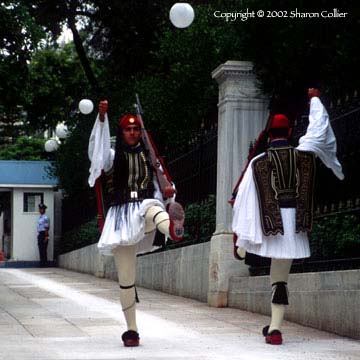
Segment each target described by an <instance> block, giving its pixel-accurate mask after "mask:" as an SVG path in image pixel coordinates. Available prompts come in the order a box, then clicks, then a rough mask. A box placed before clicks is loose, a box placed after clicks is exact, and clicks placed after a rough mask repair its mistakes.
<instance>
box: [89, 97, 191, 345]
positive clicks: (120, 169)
mask: <svg viewBox="0 0 360 360" xmlns="http://www.w3.org/2000/svg"><path fill="white" fill-rule="evenodd" d="M107 109H108V103H107V101H101V102H100V104H99V114H98V116H97V118H96V121H95V125H94V127H93V130H92V133H91V136H90V141H89V158H90V160H91V167H90V176H89V185H90V186H94V184H95V182H96V179H98V178H99V176H100V175H101V174H102V172H103V173H105V174H106V175H108V176H107V179H108V181H109V179H111V181H110V183H109V184H108V186H107V194H106V196H107V197H108V199H107V200H108V202H109V204H110V206H109V209H108V211H107V214H106V219H105V224H104V226H103V229H102V233H101V237H100V240H99V243H98V248H99V250H100V252H101V253H104V254H106V253H107V254H110V253H112V254H113V255H114V260H115V265H116V268H117V273H118V279H119V285H120V302H121V304H122V308H123V312H124V316H125V320H126V324H127V331H126V332H124V334H123V335H122V340H123V343H124V346H138V345H139V333H138V328H137V324H136V301H137V294H136V288H135V274H136V255H137V254H140V253H146V252H150V251H153V250H155V249H157V248H159V247H160V246H161V245H163V244H164V243H165V240H166V238H171V239H173V240H175V241H180V240H182V237H183V231H184V228H183V224H184V211H183V209H182V207H181V206H180V205H179V204H178V203H176V202H175V201H174V199H175V193H176V190H175V188H174V186H173V184H171V185H172V186H171V185H169V186H165V187H164V188H163V189H160V186H159V182H160V181H159V178H158V177H159V176H163V177H164V178H165V176H166V174H167V172H166V169H164V167H163V166H162V165H161V164H160V163H158V164H157V167H158V169H154V166H153V164H152V162H151V159H150V155H149V149H148V148H147V147H146V146H145V144H144V141H143V139H142V132H143V131H145V130H144V129H143V124H142V119H141V118H140V117H139V116H137V115H125V116H124V117H123V118H122V119H121V120H120V121H119V123H118V133H117V137H116V146H115V152H114V151H113V150H112V149H111V148H110V131H109V122H108V117H107ZM159 170H160V172H159ZM162 180H164V179H162ZM167 180H169V179H167ZM98 181H99V180H98ZM167 183H168V184H170V182H169V181H168V182H167ZM103 196H104V197H105V194H103ZM102 200H103V199H102ZM166 209H167V211H166ZM157 230H158V231H160V232H161V233H162V234H164V235H165V236H162V240H160V241H159V240H158V236H157V237H155V233H156V231H157ZM165 237H166V238H165Z"/></svg>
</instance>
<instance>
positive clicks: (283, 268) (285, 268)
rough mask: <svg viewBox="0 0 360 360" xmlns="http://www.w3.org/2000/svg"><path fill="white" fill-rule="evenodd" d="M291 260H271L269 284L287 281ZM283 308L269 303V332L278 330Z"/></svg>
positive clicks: (282, 317)
mask: <svg viewBox="0 0 360 360" xmlns="http://www.w3.org/2000/svg"><path fill="white" fill-rule="evenodd" d="M291 264H292V259H271V267H270V281H271V284H273V283H276V282H279V281H284V282H287V281H288V277H289V273H290V268H291ZM285 306H286V305H280V304H273V303H271V323H270V328H269V332H271V331H272V330H280V328H281V325H282V322H283V319H284V315H285Z"/></svg>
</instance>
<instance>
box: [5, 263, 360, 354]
mask: <svg viewBox="0 0 360 360" xmlns="http://www.w3.org/2000/svg"><path fill="white" fill-rule="evenodd" d="M138 292H139V297H140V304H138V325H139V330H140V338H141V340H140V341H141V346H140V347H138V348H124V347H123V346H122V342H121V339H120V337H121V334H122V332H123V331H125V330H126V329H125V324H124V320H123V316H122V312H121V306H120V303H119V290H118V285H117V283H115V282H113V281H111V280H108V279H99V278H96V277H93V276H90V275H86V274H80V273H76V272H71V271H67V270H63V269H58V268H45V269H35V268H33V269H0V359H6V360H12V359H14V360H15V359H16V360H18V359H21V360H30V359H31V360H35V359H36V360H43V359H46V360H50V359H71V360H75V359H79V360H80V359H94V360H95V359H96V360H100V359H141V360H150V359H151V360H155V359H176V360H178V359H199V360H203V359H247V360H252V359H261V360H267V359H279V360H282V359H284V360H285V359H286V360H296V359H299V360H300V359H301V360H304V359H312V360H313V359H324V360H325V359H326V360H333V359H344V360H345V359H348V360H355V359H357V360H359V359H360V343H359V342H358V341H356V340H352V339H347V338H342V337H339V336H336V335H334V334H330V333H326V332H322V331H318V330H315V329H312V328H307V327H304V326H300V325H296V324H293V323H289V322H285V323H284V327H283V333H284V344H283V345H282V346H271V345H267V344H265V343H264V339H263V337H262V335H261V329H262V327H263V326H264V325H266V324H268V323H269V318H268V317H265V316H262V315H258V314H253V313H248V312H244V311H241V310H237V309H229V308H224V309H218V308H211V307H208V306H207V305H206V304H204V303H201V302H197V301H194V300H190V299H186V298H181V297H177V296H172V295H168V294H164V293H161V292H156V291H152V290H147V289H143V288H140V289H138Z"/></svg>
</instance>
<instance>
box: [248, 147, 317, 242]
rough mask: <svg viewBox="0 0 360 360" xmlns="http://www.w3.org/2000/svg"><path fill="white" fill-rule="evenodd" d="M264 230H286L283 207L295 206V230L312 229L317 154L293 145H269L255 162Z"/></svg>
mask: <svg viewBox="0 0 360 360" xmlns="http://www.w3.org/2000/svg"><path fill="white" fill-rule="evenodd" d="M252 168H253V176H254V181H255V185H256V190H257V194H258V198H259V206H260V217H261V226H262V231H263V233H264V234H265V235H270V234H271V235H276V234H278V233H280V234H284V228H283V224H282V219H281V213H280V208H281V207H282V208H296V232H300V231H310V230H311V228H312V218H313V189H314V177H315V157H314V155H313V154H311V153H307V152H302V151H297V150H296V149H294V148H293V147H292V146H282V147H273V148H269V149H268V150H267V152H266V153H265V154H264V155H263V156H261V157H259V158H258V159H256V160H255V161H254V162H253V163H252Z"/></svg>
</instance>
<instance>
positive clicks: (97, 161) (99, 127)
mask: <svg viewBox="0 0 360 360" xmlns="http://www.w3.org/2000/svg"><path fill="white" fill-rule="evenodd" d="M88 155H89V159H90V161H91V165H90V169H89V172H90V175H89V179H88V182H89V185H90V186H91V187H93V186H94V184H95V180H96V179H97V178H98V177H99V176H100V175H101V171H102V170H104V171H109V170H110V169H111V167H112V164H113V156H112V154H111V151H110V129H109V120H108V117H107V114H105V119H104V122H101V121H100V119H99V115H98V116H97V117H96V121H95V124H94V127H93V129H92V131H91V135H90V139H89V147H88Z"/></svg>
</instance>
